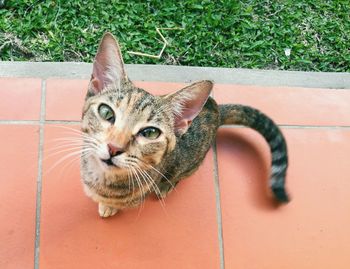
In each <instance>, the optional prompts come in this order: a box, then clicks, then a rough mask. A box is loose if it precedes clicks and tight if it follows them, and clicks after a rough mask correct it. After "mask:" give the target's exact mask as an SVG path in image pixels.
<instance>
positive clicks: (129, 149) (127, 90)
mask: <svg viewBox="0 0 350 269" xmlns="http://www.w3.org/2000/svg"><path fill="white" fill-rule="evenodd" d="M212 86H213V85H212V82H210V81H200V82H197V83H194V84H192V85H190V86H188V87H185V88H184V89H181V90H179V91H177V92H175V93H173V94H169V95H164V96H153V95H152V94H150V93H148V92H146V91H144V90H142V89H140V88H137V87H135V86H134V85H133V84H132V82H131V81H130V80H129V79H128V77H127V74H126V72H125V68H124V63H123V59H122V55H121V51H120V48H119V45H118V43H117V41H116V40H115V38H114V37H113V36H112V35H111V34H109V33H107V34H105V35H104V37H103V38H102V41H101V43H100V46H99V49H98V52H97V54H96V57H95V60H94V63H93V73H92V76H91V81H90V84H89V89H88V93H87V96H86V100H85V104H84V108H83V119H82V131H83V133H84V140H85V148H86V150H85V152H86V153H87V154H89V155H90V156H91V157H93V158H94V159H95V160H96V162H97V163H98V164H99V166H100V167H101V168H103V169H112V171H115V172H121V173H122V172H126V171H127V170H128V168H129V169H137V168H136V166H138V167H141V168H142V169H150V168H151V166H155V165H157V164H159V163H160V162H161V160H162V158H163V156H164V154H167V153H169V152H171V151H172V150H173V149H174V148H175V145H176V141H177V139H178V138H179V137H181V136H182V135H184V134H185V133H186V132H187V131H188V128H189V127H190V125H191V122H192V120H193V119H194V118H195V117H196V116H197V115H198V114H199V112H200V111H201V109H202V108H203V106H204V104H205V102H206V100H207V99H208V97H209V95H210V92H211V90H212ZM132 167H133V168H132Z"/></svg>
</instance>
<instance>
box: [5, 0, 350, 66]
mask: <svg viewBox="0 0 350 269" xmlns="http://www.w3.org/2000/svg"><path fill="white" fill-rule="evenodd" d="M108 2H109V3H108ZM107 3H108V4H107ZM155 27H183V28H184V30H182V31H163V33H164V36H165V37H166V38H167V40H168V41H169V47H167V48H166V50H165V53H164V54H163V57H162V58H161V59H159V60H156V59H151V58H146V57H138V56H132V55H129V54H128V53H126V51H128V50H133V51H141V52H146V53H152V54H157V53H158V52H159V50H160V49H161V47H162V43H161V42H159V36H158V35H157V33H156V31H155ZM105 31H110V32H112V33H113V34H114V35H115V36H117V37H118V38H119V41H120V43H121V47H122V50H123V53H124V58H125V62H126V63H148V64H177V65H193V66H216V67H236V68H259V69H282V70H305V71H309V70H311V71H350V1H349V0H344V1H342V0H294V1H292V0H270V1H268V0H245V1H243V0H242V1H237V0H227V1H224V0H222V1H213V0H202V1H195V0H187V1H173V0H172V1H170V0H156V1H127V0H124V1H100V0H94V1H90V0H89V1H77V0H70V1H65V0H58V1H29V0H12V1H9V0H7V1H5V7H3V8H0V60H31V61H85V62H91V61H92V59H93V56H94V53H95V51H96V48H97V45H98V42H99V39H100V38H101V36H102V34H103V33H104V32H105ZM286 48H290V49H291V55H290V56H289V57H288V56H286V55H285V49H286Z"/></svg>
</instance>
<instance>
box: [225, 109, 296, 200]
mask: <svg viewBox="0 0 350 269" xmlns="http://www.w3.org/2000/svg"><path fill="white" fill-rule="evenodd" d="M219 109H220V125H225V124H237V125H244V126H247V127H250V128H252V129H254V130H256V131H258V132H259V133H260V134H261V135H262V136H263V137H264V138H265V140H266V141H267V143H268V144H269V146H270V150H271V155H272V163H271V177H270V187H271V190H272V192H273V194H274V196H275V197H276V199H277V200H278V201H280V202H288V200H289V198H288V195H287V193H286V190H285V178H286V171H287V167H288V155H287V144H286V141H285V139H284V137H283V134H282V133H281V131H280V130H279V128H278V127H277V125H276V124H275V123H274V122H273V121H272V120H271V119H270V118H269V117H268V116H266V115H264V114H263V113H261V112H260V111H259V110H257V109H254V108H252V107H249V106H244V105H220V106H219Z"/></svg>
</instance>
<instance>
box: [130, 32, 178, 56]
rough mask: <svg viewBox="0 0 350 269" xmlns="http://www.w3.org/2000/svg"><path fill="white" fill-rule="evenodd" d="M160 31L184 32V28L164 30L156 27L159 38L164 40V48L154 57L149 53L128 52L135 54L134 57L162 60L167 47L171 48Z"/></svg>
mask: <svg viewBox="0 0 350 269" xmlns="http://www.w3.org/2000/svg"><path fill="white" fill-rule="evenodd" d="M160 30H184V28H180V27H174V28H167V27H163V28H158V27H156V31H157V33H158V34H159V36H160V37H161V39H162V40H163V47H162V49H161V50H160V52H159V54H158V55H153V54H148V53H143V52H136V51H128V53H129V54H133V55H138V56H143V57H149V58H154V59H160V58H161V57H162V55H163V52H164V50H165V48H166V47H167V46H169V43H168V41H167V40H166V39H165V37H164V36H163V35H162V33H161V32H160Z"/></svg>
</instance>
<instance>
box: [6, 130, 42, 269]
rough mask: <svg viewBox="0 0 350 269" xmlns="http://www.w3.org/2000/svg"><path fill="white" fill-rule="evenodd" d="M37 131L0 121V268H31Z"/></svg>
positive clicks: (33, 237)
mask: <svg viewBox="0 0 350 269" xmlns="http://www.w3.org/2000/svg"><path fill="white" fill-rule="evenodd" d="M38 131H39V127H38V126H18V125H0V148H1V162H0V183H1V187H0V212H1V221H0V238H1V240H0V268H11V269H12V268H13V269H15V268H33V261H34V241H35V210H36V209H35V207H36V206H35V203H36V188H37V186H36V180H37V168H38V162H37V159H38V142H39V136H38Z"/></svg>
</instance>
